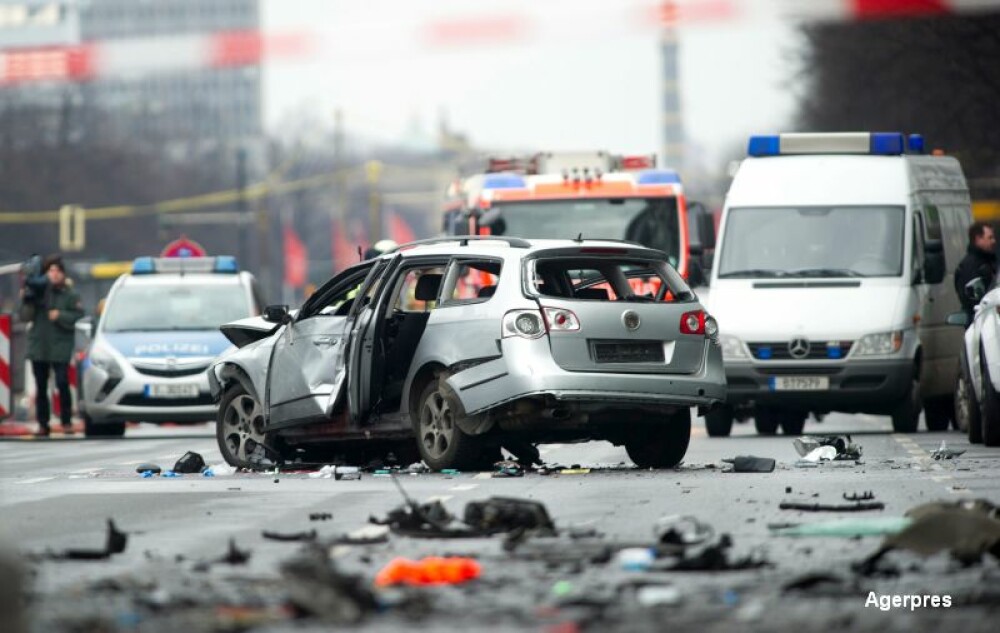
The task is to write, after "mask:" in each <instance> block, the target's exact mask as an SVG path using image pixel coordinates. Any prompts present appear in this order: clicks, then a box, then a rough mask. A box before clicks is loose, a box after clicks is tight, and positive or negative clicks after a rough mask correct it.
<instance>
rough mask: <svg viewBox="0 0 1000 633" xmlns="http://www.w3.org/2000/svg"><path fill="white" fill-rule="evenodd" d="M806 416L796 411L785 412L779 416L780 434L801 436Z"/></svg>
mask: <svg viewBox="0 0 1000 633" xmlns="http://www.w3.org/2000/svg"><path fill="white" fill-rule="evenodd" d="M807 417H808V414H806V413H799V412H798V411H786V412H785V413H784V414H783V415H782V416H781V432H782V433H784V434H785V435H802V429H804V428H805V426H806V418H807Z"/></svg>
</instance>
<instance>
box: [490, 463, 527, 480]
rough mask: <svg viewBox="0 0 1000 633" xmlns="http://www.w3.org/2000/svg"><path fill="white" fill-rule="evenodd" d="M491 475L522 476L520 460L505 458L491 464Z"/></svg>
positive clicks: (522, 469) (522, 470)
mask: <svg viewBox="0 0 1000 633" xmlns="http://www.w3.org/2000/svg"><path fill="white" fill-rule="evenodd" d="M493 477H524V468H523V467H522V466H521V463H520V462H517V461H514V460H512V459H507V460H504V461H501V462H497V463H495V464H493Z"/></svg>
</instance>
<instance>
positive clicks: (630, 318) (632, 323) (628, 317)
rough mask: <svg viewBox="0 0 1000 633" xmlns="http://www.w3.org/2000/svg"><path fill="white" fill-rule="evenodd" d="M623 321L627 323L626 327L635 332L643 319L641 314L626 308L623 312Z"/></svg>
mask: <svg viewBox="0 0 1000 633" xmlns="http://www.w3.org/2000/svg"><path fill="white" fill-rule="evenodd" d="M622 323H623V324H624V325H625V329H626V330H629V331H631V332H634V331H636V330H638V329H639V325H641V323H642V321H641V320H640V319H639V315H638V314H636V313H635V312H633V311H632V310H626V311H625V312H624V313H623V314H622Z"/></svg>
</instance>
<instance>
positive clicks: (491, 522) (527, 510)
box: [462, 497, 556, 535]
mask: <svg viewBox="0 0 1000 633" xmlns="http://www.w3.org/2000/svg"><path fill="white" fill-rule="evenodd" d="M462 520H463V521H464V522H465V524H466V525H468V526H469V527H470V528H472V529H473V530H476V531H478V532H481V533H483V534H499V533H501V532H512V531H514V530H533V531H535V532H536V533H538V534H540V535H549V534H554V533H555V530H556V526H555V524H554V523H553V522H552V518H551V517H550V516H549V512H548V510H547V509H546V508H545V506H544V505H543V504H542V503H541V502H538V501H533V500H530V499H515V498H512V497H491V498H489V499H486V500H485V501H470V502H469V503H467V504H466V506H465V513H464V514H463V517H462Z"/></svg>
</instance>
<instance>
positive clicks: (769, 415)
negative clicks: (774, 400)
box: [753, 408, 781, 435]
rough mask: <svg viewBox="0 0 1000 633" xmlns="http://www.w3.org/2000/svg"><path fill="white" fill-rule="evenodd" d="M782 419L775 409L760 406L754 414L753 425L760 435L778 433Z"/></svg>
mask: <svg viewBox="0 0 1000 633" xmlns="http://www.w3.org/2000/svg"><path fill="white" fill-rule="evenodd" d="M780 423H781V419H780V417H779V415H778V412H777V411H775V410H774V409H763V408H758V409H757V410H756V411H754V414H753V425H754V427H755V428H756V429H757V434H758V435H777V433H778V424H780Z"/></svg>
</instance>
